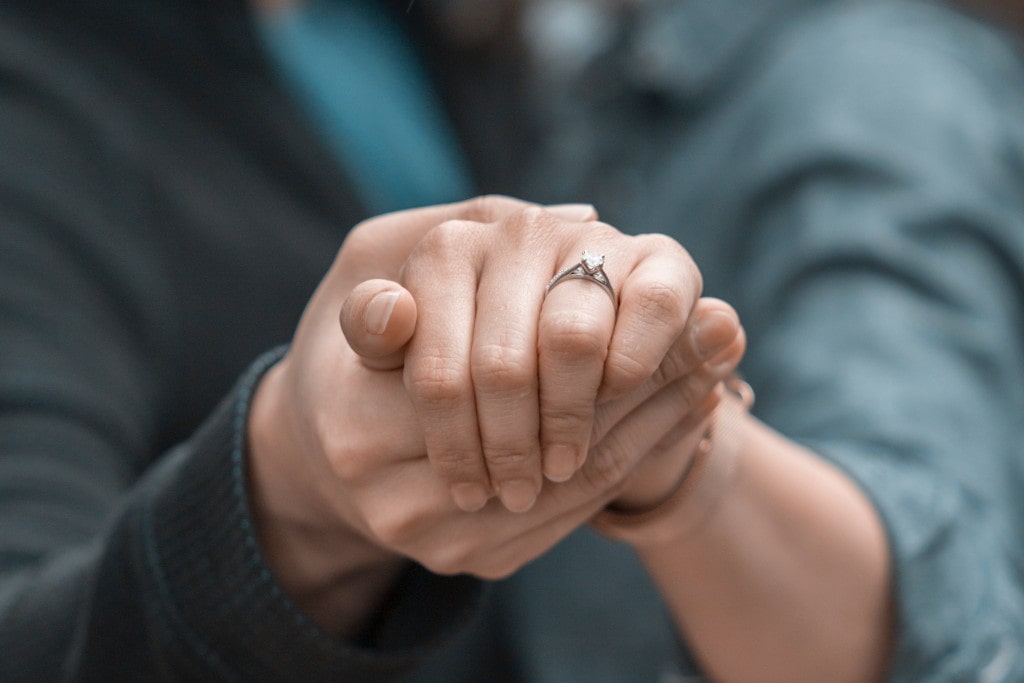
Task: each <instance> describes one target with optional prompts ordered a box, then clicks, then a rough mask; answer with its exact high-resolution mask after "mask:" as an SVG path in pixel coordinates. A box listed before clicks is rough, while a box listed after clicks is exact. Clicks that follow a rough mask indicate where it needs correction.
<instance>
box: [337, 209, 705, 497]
mask: <svg viewBox="0 0 1024 683" xmlns="http://www.w3.org/2000/svg"><path fill="white" fill-rule="evenodd" d="M509 201H510V200H508V199H505V198H484V199H481V200H475V204H473V203H471V204H470V206H474V205H475V206H477V207H479V206H489V205H491V204H495V203H497V204H499V205H500V206H501V208H502V209H503V211H494V210H492V209H488V210H480V209H479V208H477V209H476V213H477V214H478V215H485V214H488V213H489V214H490V215H491V216H492V218H490V219H483V220H481V219H477V220H465V219H463V220H449V221H446V222H443V223H439V224H436V225H435V226H434V227H432V228H431V229H429V230H427V231H426V232H424V233H422V235H421V239H420V241H419V242H418V243H417V244H416V246H415V249H411V250H410V252H411V253H410V254H409V258H408V259H407V261H406V262H405V263H404V264H403V266H402V269H401V272H400V273H396V274H395V275H394V276H388V275H386V274H383V273H385V272H386V271H382V270H378V271H377V272H376V273H375V275H376V276H377V277H386V278H388V279H394V280H398V281H399V282H400V283H401V285H404V289H403V288H402V287H400V286H397V285H396V286H389V285H385V284H383V283H371V284H370V286H369V289H368V290H360V292H358V294H360V296H359V297H357V299H356V301H357V302H358V303H351V304H349V307H350V309H351V308H352V307H355V308H357V309H358V313H357V317H360V316H361V317H362V318H363V320H361V321H360V324H363V323H365V322H367V321H369V322H371V323H372V322H373V321H374V320H376V318H375V316H376V315H377V312H378V310H380V309H381V308H382V307H384V306H385V303H382V302H395V303H396V305H398V306H402V307H405V306H411V305H413V304H412V302H413V301H415V306H417V307H419V309H420V313H419V317H418V319H417V320H416V322H415V325H416V334H415V335H414V336H413V337H412V340H411V343H410V344H409V346H408V348H407V349H405V353H404V365H405V378H406V385H407V387H408V389H409V393H410V395H411V397H412V400H413V404H414V405H415V406H416V409H417V413H418V414H419V415H420V418H421V424H422V426H423V430H424V435H425V440H426V444H427V452H428V454H429V455H430V458H431V460H432V461H433V463H434V466H435V468H436V469H437V471H438V473H439V474H440V476H441V477H442V478H443V479H444V480H445V481H446V482H447V483H448V484H449V486H450V488H451V491H452V495H453V497H454V499H455V500H456V501H457V503H458V504H459V506H460V507H461V508H462V509H464V510H477V509H479V508H481V507H482V506H483V505H484V504H485V503H486V502H487V500H488V498H489V497H490V496H491V495H492V493H497V494H498V496H499V497H500V498H501V500H502V502H503V503H504V504H505V505H506V507H508V508H509V509H510V510H514V511H520V512H521V511H525V510H528V509H529V508H530V507H531V506H532V505H533V503H534V501H535V500H536V497H537V494H538V493H539V491H540V489H541V484H542V479H543V477H544V476H546V477H547V478H548V479H549V480H551V481H553V482H561V481H565V480H567V479H568V478H569V477H571V476H572V474H573V473H574V472H575V471H576V470H577V469H578V468H579V467H580V466H581V465H582V463H583V461H584V459H585V457H586V453H587V449H588V447H589V446H590V445H591V440H590V436H591V432H592V427H593V420H594V408H595V405H596V404H597V403H598V402H600V401H606V400H608V399H609V398H611V397H614V396H622V395H624V394H626V393H628V392H630V391H631V390H633V389H635V388H636V387H638V386H639V385H640V384H641V383H643V382H644V381H645V380H647V379H648V378H649V377H651V376H652V375H653V374H654V373H655V372H656V371H657V370H658V368H659V366H660V365H661V363H662V361H663V359H664V357H665V355H666V353H667V352H668V350H669V348H670V346H671V345H672V344H673V343H674V342H675V341H676V340H677V339H678V338H679V336H680V335H681V334H682V333H683V330H684V327H685V325H686V322H687V320H688V318H689V315H690V312H691V310H692V308H693V305H694V303H695V302H696V300H697V298H698V297H699V294H700V289H701V278H700V273H699V271H698V270H697V268H696V267H695V266H694V264H693V263H692V261H691V260H690V258H689V256H688V254H687V253H686V252H685V250H683V249H682V247H680V246H679V245H678V244H677V243H676V242H675V241H673V240H671V239H669V238H667V237H664V236H661V235H645V236H639V237H630V236H626V235H623V234H622V233H620V232H618V231H617V230H615V229H613V228H611V227H609V226H607V225H603V224H601V223H597V222H595V221H593V220H592V219H593V218H595V215H594V214H593V212H592V209H590V208H589V207H586V206H570V207H556V208H554V209H550V208H548V209H545V208H541V207H536V206H524V205H520V206H519V207H510V205H509V204H508V202H509ZM509 208H512V209H513V210H511V211H508V210H507V209H509ZM407 213H408V212H407ZM573 213H575V214H576V215H575V216H573V215H572V214H573ZM400 216H402V215H401V214H397V215H395V216H392V217H385V218H384V219H377V220H375V221H372V222H369V223H367V224H365V225H363V226H361V227H360V228H358V229H357V230H356V231H354V232H353V234H352V236H351V237H350V239H349V241H348V243H347V245H346V246H347V247H352V248H356V249H357V250H358V251H359V252H360V253H365V254H376V253H380V252H382V251H386V250H388V249H390V248H392V244H391V243H392V233H393V232H394V231H395V229H396V228H397V229H398V230H402V229H404V227H400V226H399V223H398V222H397V221H398V217H400ZM566 218H570V219H572V220H566ZM401 220H402V221H407V220H408V218H407V217H402V219H401ZM584 251H589V252H593V253H596V254H604V255H605V256H606V264H605V266H604V272H605V273H607V276H608V278H609V280H610V281H611V283H612V286H613V287H614V288H615V290H616V296H615V297H609V296H607V294H608V292H606V291H605V289H604V288H602V287H601V286H600V285H598V284H596V283H594V282H587V281H585V280H582V279H575V280H568V281H565V282H564V283H561V284H559V285H558V286H556V287H554V288H552V289H551V291H550V293H546V288H547V285H548V282H549V281H550V280H551V277H552V275H554V274H555V273H556V272H558V271H560V270H562V269H563V268H565V267H567V266H571V265H573V264H575V263H578V262H579V261H580V258H581V257H580V254H581V253H582V252H584ZM409 294H411V297H410V296H408V295H409ZM378 296H379V297H380V298H377V297H378ZM373 301H375V302H376V303H375V304H373V305H371V302H373ZM616 303H617V304H618V311H617V312H616ZM352 342H353V344H354V345H355V348H356V349H357V350H358V351H359V352H360V353H361V354H363V355H364V356H365V357H367V359H368V360H369V362H370V363H371V364H373V365H374V366H375V367H394V366H395V361H394V358H383V359H382V358H378V357H377V356H379V353H380V352H379V350H378V349H375V348H373V340H372V339H371V340H369V341H364V340H362V339H360V338H357V339H355V340H352ZM389 353H390V352H389ZM370 359H372V360H370ZM399 362H401V361H399Z"/></svg>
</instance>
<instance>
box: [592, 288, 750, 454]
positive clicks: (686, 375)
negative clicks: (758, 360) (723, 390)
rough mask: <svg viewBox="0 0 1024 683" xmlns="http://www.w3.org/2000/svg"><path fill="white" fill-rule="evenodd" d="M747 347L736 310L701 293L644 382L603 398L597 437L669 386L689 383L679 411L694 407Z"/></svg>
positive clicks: (731, 368) (683, 385) (597, 415)
mask: <svg viewBox="0 0 1024 683" xmlns="http://www.w3.org/2000/svg"><path fill="white" fill-rule="evenodd" d="M745 347H746V337H745V335H744V334H743V328H742V327H741V326H740V324H739V319H738V318H737V316H736V312H735V311H734V310H733V309H732V307H731V306H729V305H728V304H727V303H725V302H724V301H720V300H718V299H711V298H702V299H700V300H699V301H698V302H697V304H696V306H694V312H693V314H692V315H691V316H690V319H689V321H687V326H686V329H685V331H684V333H683V334H682V335H680V337H679V339H678V340H676V343H675V344H673V346H672V348H671V349H670V350H669V352H668V354H666V355H665V358H664V359H663V360H662V363H661V365H660V366H659V367H658V370H657V371H656V372H655V373H654V374H653V375H652V376H651V377H650V378H649V379H648V380H647V381H646V382H644V383H643V384H642V385H641V386H640V387H638V388H637V389H635V390H633V391H632V392H630V393H629V394H626V395H625V396H622V397H620V398H617V399H614V400H612V401H608V402H606V403H603V404H601V405H600V406H599V407H598V410H597V412H596V413H595V420H594V432H593V434H592V436H591V440H592V442H593V443H597V442H598V441H600V440H601V438H603V436H604V435H605V434H607V433H608V432H609V431H610V430H611V429H612V428H613V427H614V426H615V424H616V423H618V422H619V421H620V420H622V419H623V418H624V417H625V416H626V415H628V414H629V413H630V412H632V411H633V410H634V409H636V408H637V407H638V406H640V405H641V404H643V402H645V401H646V400H647V399H648V398H649V397H651V396H653V395H654V394H655V393H657V392H658V391H660V390H661V389H662V388H664V387H665V386H667V385H669V384H671V383H673V382H678V381H681V380H685V381H686V383H685V384H681V385H677V387H678V388H680V389H684V388H685V389H686V392H685V393H683V394H682V395H681V398H680V404H679V410H680V414H684V413H685V412H687V411H690V410H692V409H693V406H694V405H696V404H697V403H698V402H699V401H700V400H702V397H703V395H704V394H705V393H707V392H710V391H713V390H714V387H715V385H716V384H717V383H718V382H719V381H720V380H722V379H725V378H726V377H728V376H729V375H730V374H732V372H733V371H734V370H735V369H736V366H737V365H738V363H739V361H740V359H741V358H742V357H743V352H744V350H745Z"/></svg>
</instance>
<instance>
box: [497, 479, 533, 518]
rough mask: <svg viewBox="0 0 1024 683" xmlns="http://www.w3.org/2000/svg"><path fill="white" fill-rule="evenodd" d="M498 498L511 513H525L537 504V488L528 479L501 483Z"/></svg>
mask: <svg viewBox="0 0 1024 683" xmlns="http://www.w3.org/2000/svg"><path fill="white" fill-rule="evenodd" d="M498 496H499V497H501V502H502V503H503V504H504V505H505V507H506V508H508V509H509V510H510V511H511V512H526V511H527V510H529V509H530V508H532V507H533V504H534V503H536V502H537V487H536V485H535V484H534V483H533V482H532V481H530V480H529V479H511V480H509V481H505V482H502V483H501V486H500V487H499V488H498Z"/></svg>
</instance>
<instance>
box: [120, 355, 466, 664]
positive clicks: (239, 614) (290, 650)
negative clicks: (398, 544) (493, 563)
mask: <svg viewBox="0 0 1024 683" xmlns="http://www.w3.org/2000/svg"><path fill="white" fill-rule="evenodd" d="M285 352H286V349H285V348H279V349H275V350H274V351H271V352H269V353H267V354H265V355H264V356H262V357H261V358H260V359H258V360H257V361H256V363H254V364H253V365H252V367H251V368H250V369H249V371H248V372H247V373H246V374H245V375H244V376H243V377H242V379H241V380H240V382H239V383H238V385H237V386H236V387H235V389H234V391H233V392H232V393H231V394H230V395H229V396H228V397H227V398H226V399H225V400H224V401H223V402H222V403H221V405H220V406H219V407H218V409H217V410H216V412H215V413H214V414H213V415H212V416H211V417H210V418H209V419H208V420H207V422H206V423H205V424H204V425H203V427H202V428H201V429H200V430H199V431H198V432H197V433H196V434H195V435H194V437H193V438H192V439H191V440H190V441H189V442H187V443H186V444H184V445H182V446H180V447H179V448H177V449H176V450H175V451H174V452H172V453H171V454H169V455H168V456H167V458H166V459H165V462H164V463H162V464H161V466H160V467H159V468H158V469H157V471H155V472H154V473H153V476H152V477H151V478H150V480H149V482H148V486H147V489H148V494H147V495H145V496H144V502H143V511H142V515H141V527H142V528H141V530H140V531H141V534H142V541H143V543H142V547H143V548H144V561H145V563H146V564H147V569H146V571H145V572H144V574H145V575H146V576H147V577H149V579H151V581H152V586H151V594H152V595H153V604H152V605H151V608H152V609H155V610H159V611H160V612H161V613H162V614H161V618H160V619H159V621H160V623H163V624H165V625H166V630H167V633H166V635H165V636H164V637H163V638H162V640H163V645H164V647H166V648H172V649H174V650H176V656H173V657H171V658H170V660H171V661H177V662H180V663H181V664H182V665H183V666H184V667H185V668H187V669H188V670H189V671H188V673H189V674H190V675H191V674H198V675H200V676H205V677H208V676H210V675H216V676H218V677H223V678H243V679H245V680H268V681H270V680H314V679H317V680H319V679H328V678H333V679H338V680H381V679H382V678H383V677H387V676H389V675H392V674H397V673H399V672H401V671H403V670H406V669H408V668H410V667H412V666H414V665H415V664H416V662H417V661H419V659H421V658H422V657H423V656H424V655H425V654H427V653H428V652H429V651H431V650H432V649H435V648H437V647H439V646H440V645H441V644H442V643H443V642H444V641H446V640H447V639H449V638H451V637H453V636H454V634H455V633H456V632H457V631H458V630H459V629H460V628H461V627H464V626H465V625H466V623H467V622H468V621H469V620H470V619H471V618H472V616H473V615H474V614H475V613H476V612H478V611H479V609H478V608H479V603H480V600H481V596H482V592H483V589H482V583H481V582H480V581H478V580H475V579H472V578H470V577H465V576H456V577H440V576H437V575H434V574H431V573H429V572H427V571H426V570H425V569H423V568H422V567H419V566H418V565H411V566H410V567H409V569H408V571H406V572H405V573H404V574H403V577H402V579H401V580H400V582H399V585H398V586H396V588H395V591H394V593H393V594H392V597H391V599H390V600H388V602H387V605H386V606H385V607H383V608H382V609H383V613H382V614H381V615H378V617H379V618H378V619H377V623H378V624H384V625H386V628H384V629H383V631H382V632H383V633H387V634H390V636H389V637H387V638H376V639H375V640H374V641H373V642H371V643H369V644H364V643H356V642H354V641H347V640H342V639H340V638H336V637H334V636H331V635H329V634H327V633H325V632H324V631H322V630H321V629H320V628H319V627H317V626H316V625H315V624H314V623H313V622H312V621H311V620H310V619H309V618H308V617H306V616H305V615H304V614H303V613H302V612H301V611H300V610H299V608H298V607H297V606H296V605H295V604H294V603H293V602H292V601H291V600H290V599H289V598H288V596H287V595H286V594H285V593H284V591H283V590H282V589H281V587H280V586H279V585H278V583H277V582H276V581H275V579H274V577H273V575H272V574H271V571H270V569H269V568H268V567H267V564H266V563H265V561H264V559H263V556H262V553H261V551H260V548H259V544H258V541H257V539H256V535H255V530H254V528H253V522H252V517H251V515H250V508H249V496H248V490H247V481H246V467H247V462H246V444H245V433H246V429H245V427H246V420H247V417H248V411H249V406H250V401H251V398H252V395H253V391H254V389H255V387H256V386H257V384H258V383H259V381H260V379H261V378H262V376H263V374H264V373H265V372H266V371H267V370H268V369H269V368H270V367H271V366H273V365H274V364H275V363H276V362H277V361H278V360H280V359H281V358H282V357H283V356H284V354H285ZM412 592H414V593H415V600H409V599H403V596H405V595H407V594H409V593H412ZM404 624H409V625H410V626H414V628H404V627H403V625H404Z"/></svg>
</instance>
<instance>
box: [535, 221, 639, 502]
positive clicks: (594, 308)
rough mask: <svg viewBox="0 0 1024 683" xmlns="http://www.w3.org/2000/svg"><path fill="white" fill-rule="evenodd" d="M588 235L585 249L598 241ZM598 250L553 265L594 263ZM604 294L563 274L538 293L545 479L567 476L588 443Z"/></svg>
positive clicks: (605, 340)
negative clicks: (543, 292) (541, 296)
mask: <svg viewBox="0 0 1024 683" xmlns="http://www.w3.org/2000/svg"><path fill="white" fill-rule="evenodd" d="M588 239H590V240H591V245H595V246H592V247H591V248H596V246H597V245H599V244H600V242H601V240H600V236H598V235H594V236H592V237H589V238H588ZM599 254H600V252H597V253H595V254H592V253H591V252H590V251H587V252H583V255H582V256H581V255H580V252H576V253H575V254H574V255H573V256H572V257H571V258H572V259H573V260H574V262H573V261H570V263H568V264H565V263H563V264H560V265H559V267H562V266H565V267H567V268H572V267H573V266H574V265H575V264H576V263H577V262H578V263H583V261H588V262H589V263H588V264H586V265H585V266H581V267H587V268H594V267H596V264H597V263H598V262H599V261H600V259H596V258H595V257H596V256H598V255H599ZM631 266H632V264H629V263H621V262H620V263H618V264H614V263H609V264H607V268H605V267H604V266H602V267H601V271H600V272H601V273H604V274H605V276H606V277H607V278H608V280H610V281H613V282H614V281H615V279H616V277H618V276H619V275H620V274H624V273H627V272H629V269H630V268H631ZM561 272H564V269H563V271H561ZM608 294H609V292H608V291H606V290H605V288H604V287H602V285H600V284H598V283H595V282H593V281H591V280H588V279H568V280H560V281H559V282H558V283H557V284H556V285H555V286H552V287H551V289H550V290H549V291H548V292H547V295H546V297H545V298H544V305H543V307H542V309H541V313H540V322H539V337H538V343H537V353H538V365H539V370H540V415H541V445H542V448H543V452H544V474H545V476H546V477H547V478H548V479H550V480H551V481H555V482H561V481H565V480H567V479H569V478H570V477H571V476H572V475H573V473H574V472H575V471H576V470H577V469H578V468H579V467H580V465H582V463H583V460H584V459H585V457H586V452H587V448H588V447H589V445H590V434H591V431H592V426H593V420H594V407H595V403H596V398H597V391H598V387H599V386H600V385H601V378H602V375H603V373H604V366H605V360H606V357H607V354H608V345H609V343H610V341H611V338H612V331H613V329H614V326H615V302H614V301H613V300H612V298H611V297H609V296H608Z"/></svg>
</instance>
